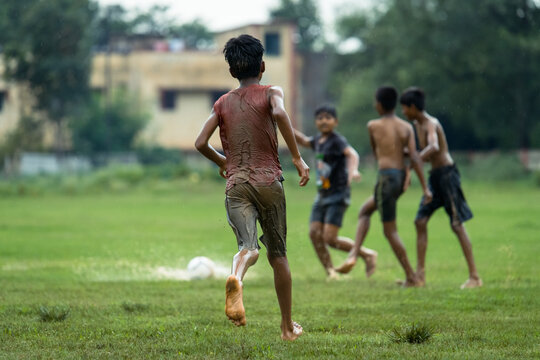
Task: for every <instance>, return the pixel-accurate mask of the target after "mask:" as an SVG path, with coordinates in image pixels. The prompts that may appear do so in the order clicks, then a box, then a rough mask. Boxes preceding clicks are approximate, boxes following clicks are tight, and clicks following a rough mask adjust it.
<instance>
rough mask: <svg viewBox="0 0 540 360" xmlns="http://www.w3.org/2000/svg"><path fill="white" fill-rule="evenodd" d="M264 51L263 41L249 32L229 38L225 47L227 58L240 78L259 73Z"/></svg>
mask: <svg viewBox="0 0 540 360" xmlns="http://www.w3.org/2000/svg"><path fill="white" fill-rule="evenodd" d="M263 53H264V47H263V46H262V44H261V42H260V41H259V40H258V39H256V38H254V37H253V36H251V35H247V34H243V35H240V36H238V37H235V38H231V39H229V41H227V43H226V44H225V47H224V48H223V54H224V55H225V60H227V62H228V63H229V67H230V68H231V72H232V74H233V76H234V77H235V78H237V79H238V80H242V79H246V78H250V77H256V76H258V75H259V72H260V71H261V63H262V56H263Z"/></svg>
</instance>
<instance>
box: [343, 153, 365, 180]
mask: <svg viewBox="0 0 540 360" xmlns="http://www.w3.org/2000/svg"><path fill="white" fill-rule="evenodd" d="M343 154H344V155H345V157H346V160H347V174H348V179H347V185H351V182H352V181H353V180H355V181H360V180H361V179H362V175H361V174H360V172H359V171H358V165H360V156H358V153H357V152H356V150H354V148H353V147H352V146H350V145H349V146H347V147H346V148H345V150H344V151H343Z"/></svg>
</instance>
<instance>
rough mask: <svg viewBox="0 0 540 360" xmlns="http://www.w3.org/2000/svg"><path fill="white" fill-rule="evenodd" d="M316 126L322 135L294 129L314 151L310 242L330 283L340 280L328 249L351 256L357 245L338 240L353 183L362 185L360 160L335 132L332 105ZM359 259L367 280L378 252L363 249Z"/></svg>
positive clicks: (299, 139) (320, 111)
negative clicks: (362, 264) (313, 189)
mask: <svg viewBox="0 0 540 360" xmlns="http://www.w3.org/2000/svg"><path fill="white" fill-rule="evenodd" d="M315 126H316V127H317V130H319V133H318V134H317V135H315V136H311V137H309V136H306V135H305V134H303V133H302V132H300V131H298V130H297V129H294V135H295V137H296V141H297V142H298V144H300V145H302V146H305V147H309V148H311V149H313V151H315V161H316V171H317V190H318V191H317V197H316V198H315V202H314V203H313V207H312V209H311V216H310V223H309V238H310V239H311V242H312V243H313V247H314V248H315V252H316V253H317V256H318V257H319V260H320V262H321V264H322V265H323V267H324V269H325V271H326V274H327V276H328V279H335V278H337V273H336V270H335V269H334V266H333V264H332V258H331V257H330V252H329V251H328V246H330V247H332V248H334V249H337V250H341V251H346V252H350V251H351V249H352V248H353V246H354V242H353V241H352V240H351V239H349V238H347V237H344V236H338V232H339V229H340V228H341V224H342V221H343V216H344V215H345V211H346V210H347V208H348V207H349V204H350V202H351V187H350V185H351V182H352V181H353V180H357V181H360V178H361V176H360V173H359V172H358V164H359V156H358V153H357V152H356V150H354V148H353V147H352V146H350V145H349V144H348V143H347V140H346V139H345V138H344V137H343V136H342V135H341V134H339V133H338V132H337V131H335V130H336V127H337V126H338V116H337V110H336V108H335V107H334V106H333V105H329V104H326V105H321V106H319V107H318V108H317V109H316V110H315ZM359 255H360V257H361V258H363V259H364V261H365V262H366V276H367V277H370V276H371V275H372V274H373V272H374V271H375V267H376V262H377V252H376V251H374V250H371V249H367V248H364V247H362V248H360V251H359Z"/></svg>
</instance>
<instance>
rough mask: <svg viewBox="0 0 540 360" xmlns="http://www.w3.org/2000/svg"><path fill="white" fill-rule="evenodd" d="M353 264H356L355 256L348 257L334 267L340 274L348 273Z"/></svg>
mask: <svg viewBox="0 0 540 360" xmlns="http://www.w3.org/2000/svg"><path fill="white" fill-rule="evenodd" d="M354 265H356V257H348V258H347V259H346V260H345V262H344V263H343V264H342V265H341V266H340V267H337V268H336V271H337V272H338V273H341V274H348V273H350V272H351V270H352V269H353V267H354ZM366 266H367V265H366Z"/></svg>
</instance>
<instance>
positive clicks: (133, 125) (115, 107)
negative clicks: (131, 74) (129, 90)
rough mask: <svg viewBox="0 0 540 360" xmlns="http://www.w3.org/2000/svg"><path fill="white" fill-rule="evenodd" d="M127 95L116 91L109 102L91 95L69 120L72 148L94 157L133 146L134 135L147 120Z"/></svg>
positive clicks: (146, 116)
mask: <svg viewBox="0 0 540 360" xmlns="http://www.w3.org/2000/svg"><path fill="white" fill-rule="evenodd" d="M134 102H135V100H134V99H132V98H130V97H129V96H128V95H127V94H125V93H122V92H116V93H115V94H114V96H113V98H112V99H111V101H109V102H107V103H106V102H105V101H103V99H100V98H99V97H95V98H93V99H92V101H91V102H90V103H89V105H88V107H87V108H84V109H81V111H80V114H79V116H77V117H76V118H73V119H72V121H71V122H70V128H71V132H72V140H73V149H74V150H75V151H76V152H78V153H82V154H86V155H89V156H90V157H94V156H95V155H98V154H106V153H112V152H123V151H128V150H131V149H132V148H133V143H134V140H135V138H136V136H137V134H138V133H139V132H140V131H141V130H142V128H143V127H144V125H146V123H147V121H148V115H147V114H145V113H141V112H140V111H139V110H137V107H134V106H132V104H133V103H134Z"/></svg>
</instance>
